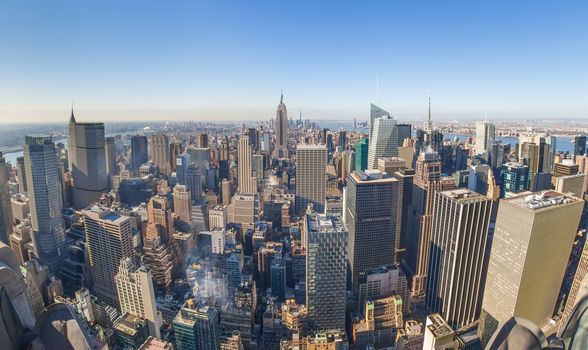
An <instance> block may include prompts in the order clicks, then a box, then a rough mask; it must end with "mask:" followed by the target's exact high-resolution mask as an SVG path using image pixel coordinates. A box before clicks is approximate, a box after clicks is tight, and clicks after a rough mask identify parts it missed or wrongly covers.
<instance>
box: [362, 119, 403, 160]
mask: <svg viewBox="0 0 588 350" xmlns="http://www.w3.org/2000/svg"><path fill="white" fill-rule="evenodd" d="M397 156H398V128H397V127H396V119H393V118H391V117H382V118H378V119H376V120H374V126H373V128H372V136H371V137H370V144H369V151H368V169H378V159H379V158H383V157H397Z"/></svg>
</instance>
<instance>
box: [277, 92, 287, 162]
mask: <svg viewBox="0 0 588 350" xmlns="http://www.w3.org/2000/svg"><path fill="white" fill-rule="evenodd" d="M275 135H276V154H277V155H278V157H279V158H282V157H288V110H287V109H286V105H285V104H284V94H282V95H281V96H280V104H279V105H278V109H277V110H276V122H275Z"/></svg>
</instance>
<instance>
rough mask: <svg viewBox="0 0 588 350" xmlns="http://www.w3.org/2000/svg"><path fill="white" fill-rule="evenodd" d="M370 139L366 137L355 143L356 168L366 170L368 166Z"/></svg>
mask: <svg viewBox="0 0 588 350" xmlns="http://www.w3.org/2000/svg"><path fill="white" fill-rule="evenodd" d="M368 151H369V140H368V139H367V138H365V137H363V138H361V139H360V140H359V141H358V142H356V143H355V170H361V171H364V170H366V169H367V168H368Z"/></svg>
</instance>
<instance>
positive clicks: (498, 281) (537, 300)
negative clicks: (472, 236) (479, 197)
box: [479, 191, 584, 341]
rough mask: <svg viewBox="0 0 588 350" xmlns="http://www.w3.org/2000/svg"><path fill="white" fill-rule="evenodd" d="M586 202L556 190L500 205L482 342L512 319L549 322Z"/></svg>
mask: <svg viewBox="0 0 588 350" xmlns="http://www.w3.org/2000/svg"><path fill="white" fill-rule="evenodd" d="M583 204H584V202H583V201H582V200H579V199H578V198H575V197H571V196H568V195H565V194H561V193H558V192H555V191H547V192H542V193H537V194H533V195H529V196H524V195H521V196H517V197H513V198H509V199H503V200H501V201H500V206H499V208H498V216H497V219H496V227H495V230H494V236H493V240H492V248H491V252H490V260H489V263H488V273H487V278H486V286H485V290H484V300H483V303H482V313H481V316H480V326H479V332H480V334H481V338H482V340H483V341H487V340H488V339H489V337H490V336H491V335H492V333H493V332H494V330H495V329H496V328H497V327H498V326H499V325H500V324H503V323H504V322H506V321H508V320H509V319H510V318H511V317H513V316H517V317H524V318H526V319H527V320H529V321H531V322H533V323H534V324H536V325H537V326H538V327H540V328H541V327H543V326H545V325H547V324H549V323H550V320H551V318H552V316H553V313H554V310H555V304H556V302H557V298H558V295H559V290H560V287H561V283H562V280H563V277H564V274H565V270H566V266H567V262H568V259H569V256H570V251H571V248H572V244H573V241H574V237H575V235H576V230H577V228H578V223H579V221H580V216H581V214H582V208H583Z"/></svg>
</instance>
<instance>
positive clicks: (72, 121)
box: [69, 101, 76, 123]
mask: <svg viewBox="0 0 588 350" xmlns="http://www.w3.org/2000/svg"><path fill="white" fill-rule="evenodd" d="M69 122H70V123H75V122H76V117H75V116H74V111H73V101H72V102H71V115H70V116H69Z"/></svg>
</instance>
